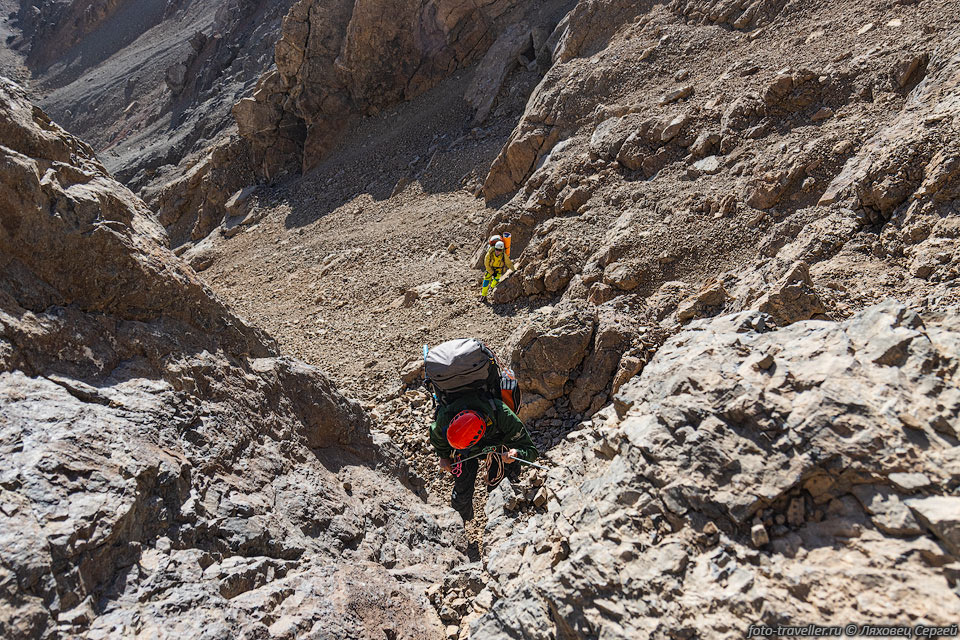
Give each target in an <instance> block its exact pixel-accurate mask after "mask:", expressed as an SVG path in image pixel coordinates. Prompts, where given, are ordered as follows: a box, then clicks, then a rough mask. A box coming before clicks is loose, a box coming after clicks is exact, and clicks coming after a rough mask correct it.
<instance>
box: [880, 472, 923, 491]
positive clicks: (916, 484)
mask: <svg viewBox="0 0 960 640" xmlns="http://www.w3.org/2000/svg"><path fill="white" fill-rule="evenodd" d="M887 479H888V480H889V481H890V482H892V483H893V485H894V486H896V487H897V488H898V489H900V490H902V491H905V492H907V493H912V492H914V491H916V490H917V489H923V488H924V487H929V486H930V478H928V477H927V476H925V475H924V474H922V473H891V474H890V475H888V476H887Z"/></svg>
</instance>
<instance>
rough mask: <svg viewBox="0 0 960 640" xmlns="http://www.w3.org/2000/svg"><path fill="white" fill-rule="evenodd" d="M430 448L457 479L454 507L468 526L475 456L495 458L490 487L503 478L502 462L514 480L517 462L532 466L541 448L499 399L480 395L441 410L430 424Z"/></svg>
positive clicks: (491, 464)
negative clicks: (517, 459) (520, 459)
mask: <svg viewBox="0 0 960 640" xmlns="http://www.w3.org/2000/svg"><path fill="white" fill-rule="evenodd" d="M430 444H431V445H433V448H434V450H435V451H436V452H437V455H439V456H440V468H441V469H443V470H445V471H449V472H450V473H452V474H453V475H454V476H455V479H454V482H453V495H452V496H451V498H450V504H451V506H452V507H453V508H454V509H456V510H457V511H458V512H459V513H460V515H461V516H463V519H464V521H467V520H470V519H471V518H473V491H474V484H475V482H476V478H477V471H478V469H479V467H480V460H479V459H478V458H471V457H472V456H474V455H477V454H482V453H488V454H490V455H488V456H487V484H488V485H490V486H496V484H497V483H498V482H499V481H500V479H501V478H502V477H503V475H504V469H503V467H502V463H506V466H507V469H506V471H505V475H506V476H507V477H508V478H510V479H511V480H513V481H515V480H516V478H517V475H518V474H519V471H520V465H519V464H515V462H516V458H522V459H524V460H527V461H528V462H532V461H533V460H535V459H536V457H537V448H536V447H535V446H534V444H533V440H531V439H530V434H529V433H527V429H526V427H524V426H523V421H522V420H520V418H518V417H517V414H515V413H514V412H513V411H512V410H511V409H510V407H508V406H507V405H506V404H505V403H504V402H503V401H502V400H500V399H499V398H498V399H490V398H489V397H488V396H484V395H481V394H468V395H464V396H461V397H459V398H457V399H455V400H453V401H452V402H451V403H450V404H449V405H445V406H441V407H440V409H439V410H438V411H437V418H436V420H434V422H433V424H431V425H430ZM468 458H470V459H468ZM461 460H462V462H460V461H461Z"/></svg>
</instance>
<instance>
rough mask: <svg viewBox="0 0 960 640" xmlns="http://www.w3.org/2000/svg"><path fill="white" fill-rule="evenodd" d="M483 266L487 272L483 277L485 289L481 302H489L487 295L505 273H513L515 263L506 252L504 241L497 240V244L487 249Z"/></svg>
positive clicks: (481, 295)
mask: <svg viewBox="0 0 960 640" xmlns="http://www.w3.org/2000/svg"><path fill="white" fill-rule="evenodd" d="M483 266H484V267H485V268H486V270H487V272H486V274H485V275H484V276H483V288H482V289H480V300H481V302H486V301H487V294H488V293H490V292H491V291H492V290H493V289H495V288H496V286H497V284H499V282H500V280H501V279H502V278H503V276H504V271H505V270H506V271H513V270H514V266H513V262H511V260H510V256H508V255H507V252H506V251H504V245H503V240H497V241H496V243H495V244H494V245H493V246H492V247H490V248H489V249H487V255H486V256H485V257H484V258H483Z"/></svg>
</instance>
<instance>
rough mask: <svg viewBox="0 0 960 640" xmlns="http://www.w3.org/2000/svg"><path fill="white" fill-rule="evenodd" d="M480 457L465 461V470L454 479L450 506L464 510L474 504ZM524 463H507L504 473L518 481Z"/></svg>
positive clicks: (511, 479)
mask: <svg viewBox="0 0 960 640" xmlns="http://www.w3.org/2000/svg"><path fill="white" fill-rule="evenodd" d="M480 460H481V459H480V458H474V459H473V460H467V461H466V462H463V463H462V465H463V472H462V473H461V474H460V477H459V478H454V479H453V495H452V496H451V497H450V506H452V507H453V508H454V509H456V510H457V511H463V510H465V509H466V508H467V507H468V506H470V505H472V504H473V491H474V489H475V487H476V484H477V471H479V469H480ZM522 467H523V465H522V464H521V463H519V462H514V463H512V464H508V465H506V470H505V473H504V475H505V476H506V477H507V479H509V480H510V482H511V483H512V482H516V481H517V479H518V478H519V477H520V470H521V468H522Z"/></svg>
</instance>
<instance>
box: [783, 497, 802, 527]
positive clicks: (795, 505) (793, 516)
mask: <svg viewBox="0 0 960 640" xmlns="http://www.w3.org/2000/svg"><path fill="white" fill-rule="evenodd" d="M803 512H804V506H803V498H800V497H796V498H794V499H792V500H791V501H790V506H789V507H787V522H789V523H790V525H791V526H794V527H799V526H800V525H802V524H803V519H804V518H803Z"/></svg>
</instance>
